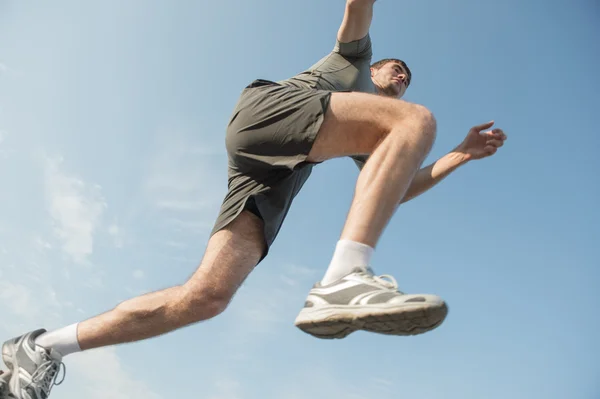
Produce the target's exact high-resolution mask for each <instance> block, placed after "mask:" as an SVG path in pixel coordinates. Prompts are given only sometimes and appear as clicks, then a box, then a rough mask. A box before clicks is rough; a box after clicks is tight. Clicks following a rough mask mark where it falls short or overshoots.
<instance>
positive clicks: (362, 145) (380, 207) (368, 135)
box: [309, 93, 436, 247]
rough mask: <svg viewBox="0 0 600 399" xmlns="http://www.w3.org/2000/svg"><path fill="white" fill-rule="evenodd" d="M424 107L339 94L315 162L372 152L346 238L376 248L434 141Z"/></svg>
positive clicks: (432, 121)
mask: <svg viewBox="0 0 600 399" xmlns="http://www.w3.org/2000/svg"><path fill="white" fill-rule="evenodd" d="M435 131H436V123H435V119H434V118H433V116H432V115H431V113H430V112H429V111H428V110H427V109H426V108H425V107H423V106H420V105H416V104H411V103H407V102H405V101H401V100H396V99H391V98H386V97H380V96H374V95H369V94H363V93H334V94H333V95H332V98H331V102H330V109H329V112H328V113H327V115H326V117H325V121H324V122H323V124H322V126H321V130H320V132H319V135H318V137H317V140H316V141H315V144H314V146H313V148H312V151H311V153H310V154H309V160H310V161H323V160H326V159H330V158H335V157H341V156H347V155H358V154H371V155H370V157H369V160H368V161H367V162H366V164H365V166H364V168H363V170H362V171H361V173H360V175H359V177H358V181H357V184H356V190H355V194H354V199H353V201H352V205H351V208H350V212H349V214H348V218H347V220H346V224H345V226H344V229H343V231H342V236H341V238H342V239H348V240H352V241H357V242H361V243H364V244H367V245H370V246H372V247H375V245H376V243H377V241H378V239H379V237H380V236H381V234H382V232H383V230H384V228H385V227H386V225H387V223H388V221H389V220H390V218H391V217H392V215H393V213H394V210H395V209H396V207H397V205H398V204H399V203H400V200H401V199H402V197H403V196H404V194H405V193H406V191H407V190H408V187H409V186H410V183H411V181H412V179H413V177H414V176H415V174H416V172H417V171H418V169H419V167H420V166H421V164H422V163H423V161H424V160H425V157H426V156H427V154H428V152H429V151H430V149H431V146H432V145H433V141H434V138H435Z"/></svg>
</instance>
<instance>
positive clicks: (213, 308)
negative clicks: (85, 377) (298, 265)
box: [78, 211, 265, 350]
mask: <svg viewBox="0 0 600 399" xmlns="http://www.w3.org/2000/svg"><path fill="white" fill-rule="evenodd" d="M264 249H265V242H264V233H263V226H262V221H261V220H260V219H259V218H257V217H256V216H255V215H253V214H251V213H250V212H246V211H244V212H242V213H241V214H240V216H238V217H237V218H236V219H235V220H234V221H233V222H232V223H231V224H230V225H229V226H228V227H227V228H226V229H224V230H221V231H219V232H217V233H216V234H215V235H213V236H212V238H211V239H210V240H209V242H208V246H207V249H206V252H205V255H204V258H203V260H202V263H201V264H200V267H199V268H198V270H197V271H196V272H195V273H194V274H193V275H192V277H191V278H190V279H189V280H188V281H187V282H186V283H185V284H183V285H181V286H176V287H172V288H168V289H165V290H162V291H158V292H154V293H150V294H147V295H143V296H140V297H137V298H133V299H130V300H127V301H125V302H123V303H121V304H120V305H118V306H117V307H116V308H114V309H113V310H111V311H109V312H107V313H104V314H102V315H100V316H97V317H94V318H92V319H89V320H86V321H84V322H82V323H80V324H79V327H78V340H79V345H80V347H81V349H82V350H87V349H92V348H97V347H101V346H107V345H115V344H120V343H125V342H132V341H138V340H142V339H146V338H150V337H154V336H157V335H160V334H164V333H167V332H169V331H172V330H175V329H177V328H181V327H184V326H187V325H189V324H192V323H195V322H199V321H202V320H207V319H210V318H212V317H214V316H216V315H218V314H219V313H221V312H222V311H223V310H225V308H226V307H227V305H228V304H229V302H230V300H231V298H232V297H233V295H234V294H235V292H236V291H237V289H238V288H239V287H240V285H241V284H242V283H243V281H244V280H245V279H246V277H247V276H248V274H250V272H251V271H252V270H253V268H254V267H255V266H256V264H257V263H258V261H259V260H260V257H261V256H262V254H263V251H264Z"/></svg>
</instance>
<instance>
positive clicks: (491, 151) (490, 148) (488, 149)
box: [483, 145, 498, 155]
mask: <svg viewBox="0 0 600 399" xmlns="http://www.w3.org/2000/svg"><path fill="white" fill-rule="evenodd" d="M483 150H484V151H485V153H486V154H488V155H494V154H495V153H496V151H498V148H497V147H494V146H492V145H488V146H486V147H485V148H484V149H483Z"/></svg>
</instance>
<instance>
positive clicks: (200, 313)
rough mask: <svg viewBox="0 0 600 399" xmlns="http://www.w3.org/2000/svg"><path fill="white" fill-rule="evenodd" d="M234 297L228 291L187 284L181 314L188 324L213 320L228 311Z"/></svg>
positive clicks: (184, 287)
mask: <svg viewBox="0 0 600 399" xmlns="http://www.w3.org/2000/svg"><path fill="white" fill-rule="evenodd" d="M232 297H233V293H232V292H231V291H230V290H228V289H224V288H218V287H208V286H205V285H200V286H194V285H192V284H186V285H184V286H183V287H182V298H181V300H180V304H181V313H182V314H183V315H184V318H185V319H186V321H187V323H194V322H199V321H203V320H208V319H212V318H213V317H216V316H218V315H220V314H221V313H223V312H224V311H225V309H227V307H228V306H229V303H230V302H231V298H232Z"/></svg>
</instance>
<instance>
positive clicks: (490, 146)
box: [456, 121, 506, 160]
mask: <svg viewBox="0 0 600 399" xmlns="http://www.w3.org/2000/svg"><path fill="white" fill-rule="evenodd" d="M493 125H494V121H490V122H487V123H484V124H482V125H478V126H473V127H472V128H471V129H470V130H469V133H468V134H467V137H466V138H465V139H464V141H463V142H462V143H461V144H460V145H459V146H458V147H457V148H456V151H457V152H460V153H461V154H463V155H464V157H465V159H466V160H471V159H481V158H486V157H489V156H491V155H494V154H495V153H496V151H498V148H500V147H502V146H503V145H504V141H505V140H506V134H504V132H503V131H502V129H493V130H488V131H485V132H484V131H483V130H485V129H489V128H491V127H492V126H493Z"/></svg>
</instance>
